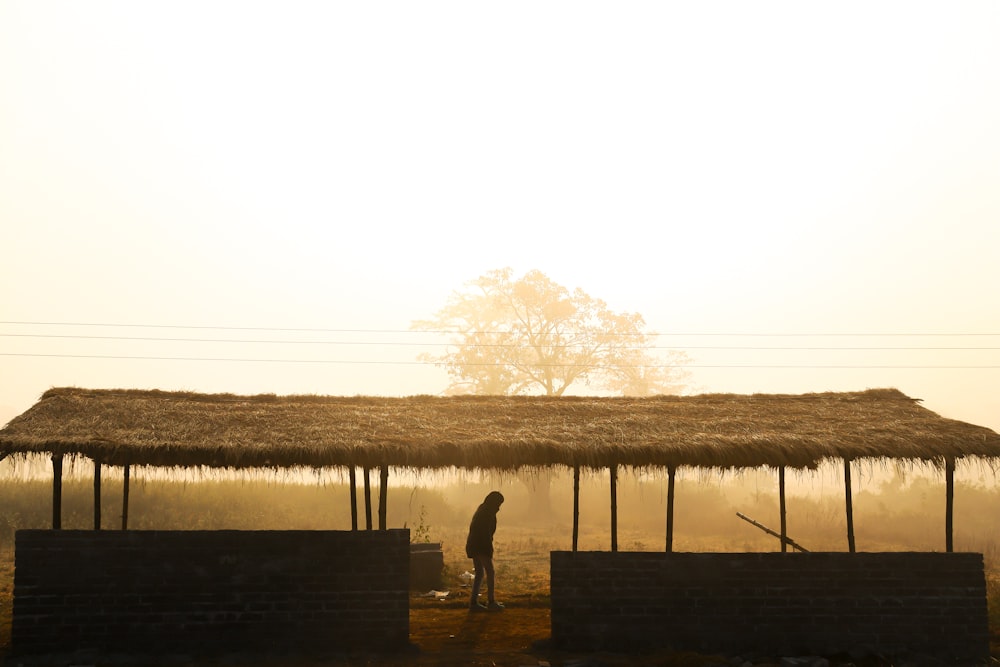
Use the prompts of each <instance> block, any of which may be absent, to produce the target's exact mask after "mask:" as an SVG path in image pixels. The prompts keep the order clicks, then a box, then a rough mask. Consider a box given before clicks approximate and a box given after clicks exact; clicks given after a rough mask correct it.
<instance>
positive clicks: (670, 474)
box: [667, 466, 677, 553]
mask: <svg viewBox="0 0 1000 667" xmlns="http://www.w3.org/2000/svg"><path fill="white" fill-rule="evenodd" d="M676 476H677V468H675V467H674V466H670V467H669V468H667V553H670V552H672V551H673V550H674V479H675V477H676Z"/></svg>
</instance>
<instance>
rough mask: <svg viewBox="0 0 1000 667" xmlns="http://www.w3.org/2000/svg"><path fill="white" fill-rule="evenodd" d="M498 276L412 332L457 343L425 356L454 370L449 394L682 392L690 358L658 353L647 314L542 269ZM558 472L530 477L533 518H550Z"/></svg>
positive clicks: (486, 278) (474, 284)
mask: <svg viewBox="0 0 1000 667" xmlns="http://www.w3.org/2000/svg"><path fill="white" fill-rule="evenodd" d="M512 274H513V272H512V270H511V269H509V268H506V269H499V270H496V271H491V272H489V273H487V274H485V275H483V276H480V277H479V278H477V279H475V280H473V281H471V282H469V283H468V284H467V285H466V287H467V289H466V290H464V291H456V292H453V293H452V295H451V296H450V298H449V299H448V303H447V304H446V305H445V306H444V308H442V309H441V310H440V311H438V312H437V314H436V315H435V316H434V317H433V318H432V319H429V320H419V321H416V322H414V323H413V325H412V328H414V329H418V330H423V331H441V332H447V333H449V334H450V335H451V336H452V338H451V341H450V346H449V349H448V351H447V352H445V353H444V354H441V355H437V356H435V355H430V354H425V355H421V359H423V360H424V361H431V362H434V363H436V364H438V365H440V366H443V367H444V368H446V369H447V371H448V375H449V376H450V378H451V383H450V384H449V386H448V388H447V390H446V393H448V394H545V395H547V396H561V395H563V394H564V393H565V392H566V391H567V390H568V389H569V388H570V387H571V386H573V385H579V384H583V385H585V386H591V387H596V388H597V389H598V390H602V391H604V392H608V393H614V394H622V395H626V396H649V395H654V394H677V393H680V392H681V391H682V390H683V388H684V386H685V381H686V379H687V372H686V371H684V370H683V368H681V364H683V363H684V362H685V361H686V359H687V357H686V355H684V354H683V353H680V352H676V351H673V352H668V353H667V354H666V355H664V356H665V357H666V358H665V359H662V358H658V357H657V356H656V355H655V354H654V353H653V350H654V347H653V342H654V340H655V335H654V334H652V333H648V332H646V331H645V327H646V323H645V321H644V320H643V318H642V316H641V315H639V314H638V313H615V312H613V311H611V310H610V309H609V308H608V306H607V304H606V303H605V302H604V301H601V300H600V299H595V298H593V297H591V296H590V295H588V294H587V293H585V292H584V291H582V290H580V289H579V288H578V289H576V290H573V291H572V292H570V291H569V290H568V289H566V288H565V287H563V286H561V285H558V284H556V283H554V282H553V281H552V280H550V279H549V278H548V276H546V275H545V274H544V273H542V272H541V271H537V270H534V271H529V272H528V273H526V274H525V275H524V276H523V277H522V278H517V279H515V278H514V277H513V275H512ZM551 479H552V474H551V472H550V471H544V472H539V473H537V474H535V475H530V476H527V477H525V476H523V475H522V476H521V481H523V482H524V483H525V484H526V485H527V486H528V488H529V489H530V490H531V495H530V498H531V505H532V507H531V516H533V517H535V518H544V517H548V516H550V515H551V509H552V506H551V500H550V496H549V487H550V482H551Z"/></svg>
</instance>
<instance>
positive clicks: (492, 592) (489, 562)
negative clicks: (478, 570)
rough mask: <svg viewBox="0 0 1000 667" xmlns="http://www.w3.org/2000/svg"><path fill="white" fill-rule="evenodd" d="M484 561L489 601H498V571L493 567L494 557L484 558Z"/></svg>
mask: <svg viewBox="0 0 1000 667" xmlns="http://www.w3.org/2000/svg"><path fill="white" fill-rule="evenodd" d="M482 563H483V569H484V570H485V571H486V595H487V602H496V601H497V597H496V571H495V570H494V569H493V557H492V556H490V557H489V558H483V560H482Z"/></svg>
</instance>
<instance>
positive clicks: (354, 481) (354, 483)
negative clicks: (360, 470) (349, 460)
mask: <svg viewBox="0 0 1000 667" xmlns="http://www.w3.org/2000/svg"><path fill="white" fill-rule="evenodd" d="M350 476H351V530H357V529H358V475H357V473H356V472H355V470H354V466H351V467H350Z"/></svg>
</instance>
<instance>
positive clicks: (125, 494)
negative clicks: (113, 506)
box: [122, 463, 129, 530]
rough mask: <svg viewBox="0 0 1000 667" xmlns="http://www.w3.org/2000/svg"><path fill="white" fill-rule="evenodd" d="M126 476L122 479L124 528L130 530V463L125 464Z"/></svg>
mask: <svg viewBox="0 0 1000 667" xmlns="http://www.w3.org/2000/svg"><path fill="white" fill-rule="evenodd" d="M124 473H125V476H124V478H123V479H122V530H128V482H129V464H127V463H126V464H125V469H124Z"/></svg>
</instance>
